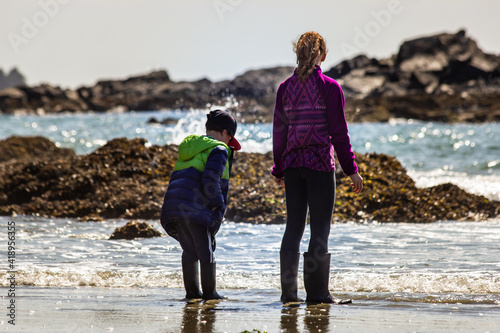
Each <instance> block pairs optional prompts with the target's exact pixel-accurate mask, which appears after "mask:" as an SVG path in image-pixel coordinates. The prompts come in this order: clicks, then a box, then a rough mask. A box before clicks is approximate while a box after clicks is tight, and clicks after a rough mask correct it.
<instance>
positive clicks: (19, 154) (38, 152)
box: [0, 136, 75, 162]
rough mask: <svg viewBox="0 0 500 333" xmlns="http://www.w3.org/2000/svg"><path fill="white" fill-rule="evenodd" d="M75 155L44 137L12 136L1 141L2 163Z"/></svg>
mask: <svg viewBox="0 0 500 333" xmlns="http://www.w3.org/2000/svg"><path fill="white" fill-rule="evenodd" d="M73 155H75V152H74V151H73V150H71V149H65V148H59V147H57V146H56V145H55V144H54V143H53V142H52V141H50V140H49V139H47V138H45V137H43V136H32V137H23V136H11V137H9V138H7V139H5V140H2V141H0V162H5V161H9V160H12V159H36V158H44V159H46V158H51V159H58V158H61V157H62V158H65V157H67V156H73Z"/></svg>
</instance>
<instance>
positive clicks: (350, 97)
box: [0, 30, 500, 122]
mask: <svg viewBox="0 0 500 333" xmlns="http://www.w3.org/2000/svg"><path fill="white" fill-rule="evenodd" d="M292 72H293V67H276V68H267V69H260V70H250V71H247V72H246V73H243V74H242V75H239V76H237V77H236V78H234V79H233V80H225V81H220V82H212V81H210V80H208V79H202V80H197V81H193V82H174V81H172V80H170V78H169V76H168V74H167V72H166V71H156V72H152V73H149V74H146V75H140V76H135V77H130V78H128V79H125V80H101V81H99V82H97V83H96V84H95V85H94V86H92V87H81V88H78V89H76V90H71V89H62V88H60V87H53V86H50V85H46V84H45V85H40V86H36V87H28V86H22V85H21V86H17V87H13V88H9V89H6V90H2V91H0V113H19V112H24V113H38V114H44V113H53V112H62V111H87V110H92V111H108V110H116V109H118V110H124V111H126V110H137V111H141V110H160V109H190V108H195V109H198V108H201V109H205V108H210V107H211V106H215V105H217V106H221V105H222V106H224V107H226V108H227V109H228V110H229V111H232V112H233V113H235V114H236V116H237V118H238V119H239V120H240V121H245V122H271V121H272V113H273V108H274V102H275V96H276V90H277V88H278V86H279V83H280V82H282V81H283V80H284V79H285V78H287V77H288V76H290V75H291V74H292ZM324 73H325V74H326V75H328V76H331V77H333V78H334V79H336V80H338V81H339V82H340V83H341V85H342V87H343V89H344V92H345V95H346V115H347V118H348V120H349V121H386V120H388V119H390V118H394V117H401V118H414V119H422V120H433V121H469V122H483V121H499V120H500V56H499V55H492V54H487V53H484V52H483V51H482V50H481V49H479V47H478V46H477V43H476V42H475V41H474V40H473V39H471V38H470V37H468V36H467V35H466V33H465V31H463V30H461V31H459V32H457V33H455V34H450V33H442V34H437V35H433V36H428V37H421V38H417V39H413V40H408V41H405V42H404V43H403V44H402V45H401V47H400V49H399V51H398V52H397V53H396V54H394V55H393V56H392V57H390V58H388V59H370V58H368V57H366V56H364V55H360V56H357V57H354V58H352V59H348V60H345V61H342V62H341V63H339V64H338V65H336V66H334V67H333V68H331V69H330V70H325V71H324Z"/></svg>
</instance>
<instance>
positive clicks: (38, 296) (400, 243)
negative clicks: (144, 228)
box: [0, 216, 500, 332]
mask: <svg viewBox="0 0 500 333" xmlns="http://www.w3.org/2000/svg"><path fill="white" fill-rule="evenodd" d="M9 221H15V223H16V228H17V229H16V230H17V231H16V273H15V274H16V284H17V287H16V288H17V293H16V294H17V295H19V296H18V298H17V300H18V301H17V319H16V320H17V322H18V324H19V325H18V326H16V330H17V329H19V328H25V329H26V330H27V331H30V330H31V329H33V327H40V324H42V323H43V325H45V326H44V327H43V328H44V329H45V330H46V331H47V332H51V331H57V330H59V331H63V330H64V329H62V327H63V326H60V325H62V324H63V323H64V322H69V323H71V325H74V327H75V328H78V329H76V331H106V330H107V331H109V330H111V329H113V330H116V331H119V332H122V331H126V332H129V331H130V332H131V331H133V330H134V329H137V328H138V327H147V328H148V330H149V331H151V332H160V331H161V332H179V331H183V330H184V331H185V332H191V331H194V330H191V329H188V328H189V327H198V328H197V329H198V330H199V331H200V332H224V331H227V332H240V331H242V330H245V329H247V330H250V331H251V330H252V329H254V328H256V329H261V330H268V332H277V331H279V330H280V329H285V328H287V327H289V326H290V325H291V328H289V329H288V331H289V332H310V331H311V332H315V331H316V330H315V329H311V328H310V327H309V326H311V325H323V326H324V328H325V329H326V330H327V331H336V330H338V329H341V330H342V331H352V332H356V331H357V332H359V331H364V330H366V329H367V328H368V327H370V329H371V328H375V331H376V330H380V331H383V332H401V331H402V330H403V331H419V332H426V331H427V332H440V331H442V332H451V331H460V330H462V331H477V332H488V331H489V332H493V331H494V328H495V327H500V308H499V306H500V263H499V261H498V244H499V243H500V220H496V221H486V222H469V223H467V222H441V223H432V224H406V223H402V224H395V223H394V224H354V223H346V224H334V225H332V231H331V240H330V244H329V245H330V246H329V248H330V252H331V253H332V262H331V264H332V267H331V275H330V289H331V291H332V293H333V294H334V295H335V296H336V297H339V298H351V299H353V300H354V303H353V304H352V305H347V306H328V305H324V306H316V307H312V306H307V305H305V304H302V305H300V306H299V307H298V308H289V307H283V305H282V304H281V303H280V302H279V296H280V289H279V288H280V285H279V259H278V258H279V245H280V239H281V235H282V233H283V230H284V226H282V225H251V224H242V223H231V222H227V223H225V224H224V225H223V227H222V228H221V231H220V233H219V235H218V237H217V244H218V245H217V250H216V251H215V254H216V258H217V269H218V271H217V281H218V289H219V291H220V292H221V293H222V294H223V295H225V296H227V297H228V298H229V300H227V301H222V302H215V303H214V304H211V303H210V302H205V303H197V304H191V305H186V304H185V302H183V301H182V298H183V297H184V291H183V285H182V275H181V269H180V254H181V249H180V247H179V245H178V243H177V242H176V241H175V240H173V239H172V238H170V237H168V236H165V235H164V236H163V237H159V238H152V239H136V240H108V238H109V235H110V234H111V233H112V232H113V231H114V228H116V227H118V226H121V225H123V224H124V223H125V221H122V220H113V221H106V222H103V223H89V222H86V223H83V222H78V221H76V220H71V219H42V218H36V217H22V216H21V217H0V223H1V225H2V229H3V233H2V235H1V236H2V237H1V238H0V242H2V243H6V242H7V237H6V235H7V230H6V229H7V224H8V222H9ZM148 222H149V223H151V224H153V225H154V226H155V227H156V228H157V229H160V230H161V227H160V226H159V224H158V223H157V222H156V221H148ZM308 235H309V231H308V230H307V228H306V233H305V235H304V239H303V242H302V244H301V247H302V251H304V250H305V249H306V248H307V242H308V237H309V236H308ZM301 267H302V265H301ZM300 269H302V268H300ZM7 277H8V276H7V273H5V271H3V272H1V273H0V281H2V282H1V284H2V286H4V287H5V288H2V290H4V295H2V296H3V302H4V305H5V304H7V302H8V300H9V299H8V297H6V296H7V295H6V291H5V290H6V289H7V287H8V280H7ZM299 295H300V296H301V297H305V292H304V289H303V283H302V278H299ZM434 318H435V320H434ZM2 325H3V327H4V328H6V329H7V328H11V327H10V326H9V325H8V322H7V321H6V320H5V318H4V322H3V323H2ZM190 325H191V326H190ZM193 325H194V326H193ZM308 325H309V326H308ZM183 327H184V328H183ZM186 327H188V328H186ZM133 328H134V329H133Z"/></svg>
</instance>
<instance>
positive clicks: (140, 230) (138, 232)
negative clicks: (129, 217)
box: [109, 221, 161, 239]
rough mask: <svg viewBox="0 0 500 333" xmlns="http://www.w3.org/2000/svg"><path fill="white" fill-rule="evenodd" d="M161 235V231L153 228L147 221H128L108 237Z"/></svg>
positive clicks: (133, 237)
mask: <svg viewBox="0 0 500 333" xmlns="http://www.w3.org/2000/svg"><path fill="white" fill-rule="evenodd" d="M152 237H161V232H159V231H158V230H156V229H155V228H153V227H152V226H151V225H150V224H149V223H147V222H140V221H128V222H127V224H125V225H124V226H122V227H118V228H116V229H115V231H114V232H113V233H112V234H111V236H110V237H109V239H135V238H152Z"/></svg>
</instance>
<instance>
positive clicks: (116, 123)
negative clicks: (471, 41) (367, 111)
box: [0, 110, 500, 200]
mask: <svg viewBox="0 0 500 333" xmlns="http://www.w3.org/2000/svg"><path fill="white" fill-rule="evenodd" d="M205 114H206V112H204V111H203V110H195V111H190V112H185V111H155V112H137V113H97V114H76V115H75V114H65V115H49V116H44V117H39V116H0V139H4V138H7V137H9V136H11V135H43V136H46V137H48V138H50V139H52V140H53V141H54V142H55V143H56V144H57V145H58V146H60V147H67V148H72V149H74V150H75V151H76V152H77V153H78V154H86V153H90V152H92V151H94V150H95V149H97V148H99V147H100V146H102V145H103V144H105V143H106V141H107V140H110V139H113V138H117V137H127V138H135V137H141V138H145V139H147V140H148V144H156V145H164V144H169V143H175V144H179V143H180V142H181V141H182V139H184V137H185V136H186V135H187V134H192V133H197V134H204V124H205V120H206V116H205ZM152 117H155V118H157V119H159V120H162V119H164V118H172V119H178V120H179V121H178V122H177V123H176V124H173V125H168V126H163V125H151V124H148V120H149V119H151V118H152ZM349 130H350V136H351V141H352V145H353V148H354V150H355V151H357V152H359V153H366V152H376V153H385V154H389V155H392V156H396V157H397V158H398V160H399V161H401V162H402V163H403V165H404V166H405V167H406V168H407V170H408V172H409V174H410V176H411V177H412V178H413V179H414V180H415V181H416V183H417V186H420V187H427V186H433V185H437V184H440V183H445V182H452V183H455V184H457V185H459V186H460V187H462V188H464V189H465V190H467V191H469V192H471V193H476V194H482V195H485V196H486V197H488V198H490V199H495V200H500V124H498V123H486V124H443V123H433V122H419V121H413V120H409V121H407V120H394V121H391V122H389V123H367V124H349ZM271 132H272V125H271V124H239V126H238V131H237V137H238V139H239V141H240V142H241V143H242V147H243V151H247V152H261V153H265V152H268V151H271V150H272V135H271Z"/></svg>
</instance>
